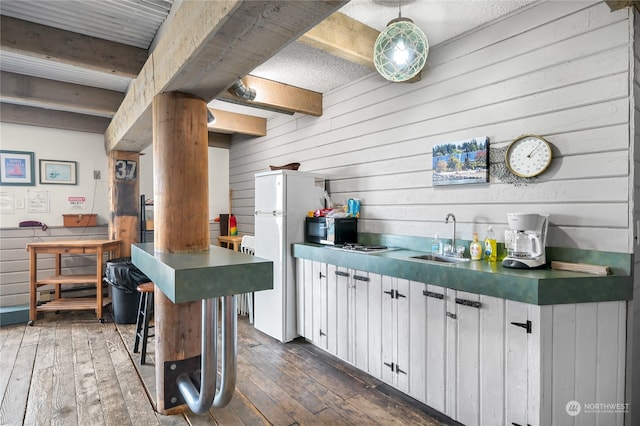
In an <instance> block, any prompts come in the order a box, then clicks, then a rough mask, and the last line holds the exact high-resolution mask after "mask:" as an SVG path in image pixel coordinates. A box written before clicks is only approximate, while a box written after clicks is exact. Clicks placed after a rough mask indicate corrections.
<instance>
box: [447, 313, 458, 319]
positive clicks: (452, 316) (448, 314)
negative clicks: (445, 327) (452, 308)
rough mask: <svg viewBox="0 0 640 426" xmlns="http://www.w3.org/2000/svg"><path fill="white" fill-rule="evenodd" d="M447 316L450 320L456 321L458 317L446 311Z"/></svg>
mask: <svg viewBox="0 0 640 426" xmlns="http://www.w3.org/2000/svg"><path fill="white" fill-rule="evenodd" d="M447 316H448V317H449V318H451V319H458V316H457V315H456V314H454V313H453V312H449V311H447Z"/></svg>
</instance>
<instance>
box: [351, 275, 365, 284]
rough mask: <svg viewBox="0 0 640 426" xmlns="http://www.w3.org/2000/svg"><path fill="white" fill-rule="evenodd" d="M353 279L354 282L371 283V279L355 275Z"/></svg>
mask: <svg viewBox="0 0 640 426" xmlns="http://www.w3.org/2000/svg"><path fill="white" fill-rule="evenodd" d="M353 279H354V280H357V281H366V282H369V277H363V276H361V275H354V276H353Z"/></svg>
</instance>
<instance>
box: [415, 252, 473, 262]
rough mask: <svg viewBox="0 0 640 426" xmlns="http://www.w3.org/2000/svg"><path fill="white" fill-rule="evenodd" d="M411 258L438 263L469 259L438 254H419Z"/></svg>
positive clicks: (466, 260)
mask: <svg viewBox="0 0 640 426" xmlns="http://www.w3.org/2000/svg"><path fill="white" fill-rule="evenodd" d="M411 259H416V260H426V261H427V262H438V263H462V262H468V261H470V260H471V259H467V258H464V257H449V256H440V255H437V254H423V255H421V256H411Z"/></svg>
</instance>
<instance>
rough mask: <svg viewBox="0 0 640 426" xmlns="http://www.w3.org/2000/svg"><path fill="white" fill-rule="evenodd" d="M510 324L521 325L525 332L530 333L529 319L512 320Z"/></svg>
mask: <svg viewBox="0 0 640 426" xmlns="http://www.w3.org/2000/svg"><path fill="white" fill-rule="evenodd" d="M511 325H515V326H516V327H522V328H524V329H525V330H527V334H531V321H529V320H527V322H512V323H511Z"/></svg>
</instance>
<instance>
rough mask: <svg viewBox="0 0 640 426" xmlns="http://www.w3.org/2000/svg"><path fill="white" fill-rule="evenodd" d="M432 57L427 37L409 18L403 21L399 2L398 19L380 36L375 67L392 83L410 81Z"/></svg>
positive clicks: (391, 22) (375, 56) (389, 24)
mask: <svg viewBox="0 0 640 426" xmlns="http://www.w3.org/2000/svg"><path fill="white" fill-rule="evenodd" d="M428 54H429V42H428V41H427V36H425V35H424V33H423V32H422V30H421V29H420V28H418V26H416V25H415V24H414V23H413V21H412V20H411V19H409V18H403V17H402V14H401V12H400V2H398V17H397V18H396V19H393V20H392V21H390V22H389V23H388V24H387V28H385V30H384V31H382V32H381V33H380V35H378V38H377V40H376V43H375V45H374V48H373V63H374V65H375V66H376V70H378V73H380V75H381V76H383V77H384V78H386V79H387V80H389V81H393V82H400V81H407V80H409V79H411V78H413V77H415V76H416V75H417V74H418V73H419V72H420V71H421V70H422V68H423V67H424V65H425V63H426V62H427V55H428Z"/></svg>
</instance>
